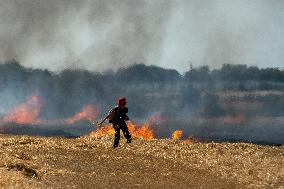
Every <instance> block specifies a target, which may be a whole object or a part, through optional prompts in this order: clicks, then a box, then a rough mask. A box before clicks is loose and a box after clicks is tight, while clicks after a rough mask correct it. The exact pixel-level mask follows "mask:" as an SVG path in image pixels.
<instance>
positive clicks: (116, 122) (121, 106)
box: [98, 97, 131, 149]
mask: <svg viewBox="0 0 284 189" xmlns="http://www.w3.org/2000/svg"><path fill="white" fill-rule="evenodd" d="M126 103H127V101H126V98H125V97H120V98H119V99H118V100H117V106H116V107H114V108H112V109H111V110H110V111H109V113H108V115H107V116H106V117H105V118H104V119H103V120H102V121H101V122H100V123H99V124H98V125H101V124H103V123H104V122H105V120H106V119H108V120H109V123H111V124H112V126H113V129H114V131H115V133H114V142H113V148H114V149H115V148H116V147H118V145H119V140H120V130H121V131H122V133H123V135H124V136H125V138H126V140H127V143H131V135H130V133H129V131H128V127H127V124H126V122H125V121H128V120H129V117H128V116H127V113H128V108H127V107H126Z"/></svg>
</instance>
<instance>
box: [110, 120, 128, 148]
mask: <svg viewBox="0 0 284 189" xmlns="http://www.w3.org/2000/svg"><path fill="white" fill-rule="evenodd" d="M112 126H113V128H114V131H115V133H114V142H113V148H116V147H118V144H119V139H120V129H121V130H122V133H123V135H124V136H125V138H126V139H127V143H130V142H131V135H130V133H129V131H128V127H127V125H126V123H125V121H120V122H118V123H113V124H112Z"/></svg>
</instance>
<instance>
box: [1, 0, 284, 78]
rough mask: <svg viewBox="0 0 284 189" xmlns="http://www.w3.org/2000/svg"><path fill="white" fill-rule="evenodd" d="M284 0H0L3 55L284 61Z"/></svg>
mask: <svg viewBox="0 0 284 189" xmlns="http://www.w3.org/2000/svg"><path fill="white" fill-rule="evenodd" d="M283 7H284V2H283V1H277V0H272V1H267V0H250V1H249V2H248V1H247V0H240V1H233V0H219V1H211V0H201V1H196V0H178V1H176V2H173V1H170V0H152V1H151V0H123V1H118V0H82V1H76V0H49V1H43V0H40V1H35V0H10V1H5V0H1V1H0V44H1V48H0V59H2V61H4V60H11V59H16V60H18V61H19V62H21V64H24V65H25V66H28V67H33V68H48V69H49V70H53V71H58V70H63V69H65V68H73V69H76V68H84V69H88V70H92V71H93V70H96V71H102V70H109V69H111V70H116V69H117V68H120V67H122V66H126V65H130V64H133V63H135V62H136V63H140V62H142V63H145V64H147V65H150V64H151V65H158V66H162V67H166V68H172V69H177V70H178V71H179V72H181V73H184V72H185V71H186V70H187V69H188V68H189V65H190V63H191V64H194V65H210V66H211V67H212V68H220V67H221V65H222V64H224V63H234V64H247V65H255V66H260V67H266V66H267V65H268V64H269V65H270V66H271V67H282V68H283V61H282V60H283V59H284V57H283V56H284V55H283V53H282V51H283V44H284V41H283V37H282V36H283V35H284V23H283V22H284V19H283V18H284V13H283V12H284V11H283Z"/></svg>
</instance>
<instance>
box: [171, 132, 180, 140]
mask: <svg viewBox="0 0 284 189" xmlns="http://www.w3.org/2000/svg"><path fill="white" fill-rule="evenodd" d="M181 136H182V130H176V131H174V132H173V134H172V139H173V140H174V141H177V140H179V139H180V138H181Z"/></svg>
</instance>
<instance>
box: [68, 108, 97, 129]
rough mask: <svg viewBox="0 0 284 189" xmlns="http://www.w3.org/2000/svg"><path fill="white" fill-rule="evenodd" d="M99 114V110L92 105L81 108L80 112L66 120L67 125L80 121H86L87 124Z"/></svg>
mask: <svg viewBox="0 0 284 189" xmlns="http://www.w3.org/2000/svg"><path fill="white" fill-rule="evenodd" d="M98 113H99V109H98V108H97V107H95V106H93V105H86V106H84V107H83V108H82V111H81V112H78V113H76V114H75V115H74V116H72V117H71V118H69V119H67V123H68V124H73V123H75V122H77V121H80V120H83V119H85V120H88V121H89V122H91V121H93V120H94V119H96V117H97V115H98Z"/></svg>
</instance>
